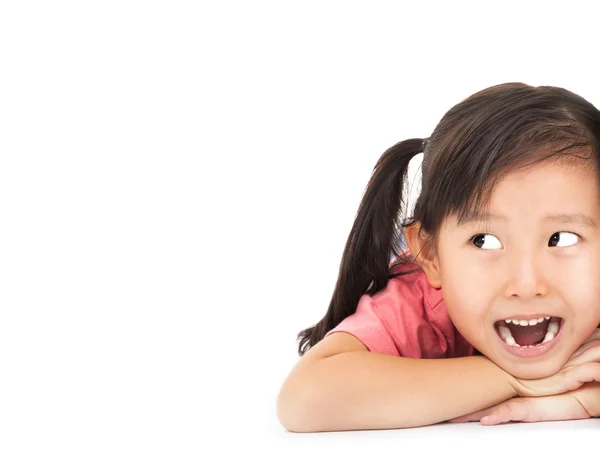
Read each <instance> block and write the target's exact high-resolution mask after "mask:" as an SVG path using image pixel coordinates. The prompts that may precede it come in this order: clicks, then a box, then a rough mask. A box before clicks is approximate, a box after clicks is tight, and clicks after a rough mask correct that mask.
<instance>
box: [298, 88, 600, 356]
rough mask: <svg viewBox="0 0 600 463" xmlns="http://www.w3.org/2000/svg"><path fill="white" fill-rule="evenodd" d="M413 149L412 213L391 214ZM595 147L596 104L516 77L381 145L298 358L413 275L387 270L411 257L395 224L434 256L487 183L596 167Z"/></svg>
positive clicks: (488, 188) (482, 197)
mask: <svg viewBox="0 0 600 463" xmlns="http://www.w3.org/2000/svg"><path fill="white" fill-rule="evenodd" d="M423 148H424V151H423ZM421 152H423V163H422V165H421V191H420V194H419V197H418V198H417V200H416V202H415V207H414V212H413V216H412V217H407V218H406V219H405V220H401V216H404V215H405V214H406V213H407V212H408V211H407V201H406V198H405V197H404V196H403V193H404V187H405V185H406V182H407V177H408V175H407V174H408V164H409V162H410V160H411V159H412V158H413V157H414V156H415V155H417V154H419V153H421ZM582 153H583V154H584V155H582ZM599 153H600V112H599V111H598V109H597V108H596V107H594V106H593V105H592V104H591V103H589V102H588V101H587V100H585V99H583V98H582V97H581V96H579V95H577V94H575V93H572V92H570V91H568V90H566V89H563V88H560V87H551V86H538V87H533V86H530V85H527V84H524V83H519V82H512V83H505V84H501V85H495V86H492V87H489V88H487V89H484V90H482V91H479V92H477V93H475V94H473V95H471V96H470V97H468V98H466V99H465V100H463V101H461V102H460V103H458V104H457V105H455V106H454V107H452V108H451V109H450V110H449V111H448V112H446V114H444V116H443V118H442V119H441V120H440V122H439V123H438V124H437V126H436V127H435V130H434V131H433V133H432V134H431V136H430V137H428V138H411V139H408V140H404V141H401V142H399V143H397V144H395V145H394V146H392V147H391V148H389V149H388V150H386V151H385V152H384V153H383V155H382V156H381V157H380V158H379V160H378V161H377V163H376V165H375V167H374V169H373V173H372V175H371V178H370V180H369V182H368V185H367V188H366V190H365V192H364V195H363V197H362V200H361V203H360V206H359V208H358V212H357V214H356V218H355V221H354V224H353V226H352V229H351V231H350V234H349V236H348V239H347V242H346V245H345V248H344V251H343V254H342V260H341V264H340V269H339V274H338V278H337V282H336V284H335V288H334V291H333V295H332V297H331V301H330V303H329V307H328V309H327V312H326V313H325V316H324V317H323V318H322V319H321V320H320V321H319V322H318V323H317V324H316V325H314V326H311V327H309V328H307V329H305V330H303V331H301V332H300V333H299V334H298V340H299V346H298V353H299V355H303V354H304V353H305V352H306V351H307V350H308V349H309V348H310V347H312V346H314V345H315V344H316V343H317V342H319V341H320V340H321V339H323V338H324V337H325V335H326V334H327V332H329V331H330V330H331V329H333V328H335V327H336V326H337V325H338V324H339V323H340V322H341V321H342V320H343V319H344V318H346V317H348V316H349V315H351V314H353V313H354V312H355V311H356V308H357V305H358V301H359V299H360V298H361V296H362V295H363V294H369V295H374V294H375V293H377V292H379V291H381V290H383V289H385V288H386V286H387V283H388V280H389V279H390V278H394V277H396V276H399V275H403V274H406V273H412V272H414V271H415V270H414V269H413V270H409V271H408V272H404V273H396V274H395V273H393V271H394V269H395V268H396V267H397V266H398V265H402V264H414V263H415V261H416V257H414V256H413V257H412V258H411V257H409V256H408V255H406V254H403V253H401V252H400V251H401V246H402V243H403V238H404V228H406V227H409V226H412V225H415V224H417V225H418V230H419V234H420V233H421V232H424V233H425V234H426V236H427V239H426V240H425V242H426V243H429V244H431V246H430V247H429V246H428V247H427V249H428V251H424V252H430V251H431V252H435V249H436V243H437V237H438V233H439V229H440V227H441V225H442V223H443V220H444V219H445V218H446V217H447V216H449V215H456V216H457V218H458V223H459V224H460V223H461V222H462V221H463V220H468V219H470V218H471V217H472V214H473V213H474V212H476V211H480V210H481V209H485V208H487V207H488V206H489V201H490V197H491V192H492V190H493V187H494V185H495V184H496V183H497V182H498V181H499V180H500V179H501V178H502V177H503V176H505V175H506V174H507V173H509V172H510V171H513V170H515V169H517V168H527V167H530V166H532V165H534V164H537V163H540V162H542V161H545V160H547V159H550V158H554V159H555V160H557V161H560V162H567V163H570V162H582V161H583V162H585V161H588V160H590V159H591V160H592V164H593V167H594V168H595V169H596V172H598V166H599V165H600V162H599V159H598V156H599ZM424 248H425V247H424ZM390 256H392V257H393V264H392V265H390Z"/></svg>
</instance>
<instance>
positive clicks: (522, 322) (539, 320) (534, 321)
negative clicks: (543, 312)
mask: <svg viewBox="0 0 600 463" xmlns="http://www.w3.org/2000/svg"><path fill="white" fill-rule="evenodd" d="M544 318H545V319H546V320H550V317H540V318H534V319H532V320H504V321H505V322H506V323H510V322H512V323H514V324H515V325H521V326H527V325H530V326H533V325H537V324H538V323H542V322H543V321H544Z"/></svg>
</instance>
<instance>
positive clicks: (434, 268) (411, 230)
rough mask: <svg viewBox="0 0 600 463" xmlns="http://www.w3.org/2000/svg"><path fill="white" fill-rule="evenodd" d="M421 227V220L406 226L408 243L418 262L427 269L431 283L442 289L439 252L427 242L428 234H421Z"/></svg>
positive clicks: (405, 231) (426, 272)
mask: <svg viewBox="0 0 600 463" xmlns="http://www.w3.org/2000/svg"><path fill="white" fill-rule="evenodd" d="M420 229H421V224H420V223H419V222H417V223H415V224H414V225H411V226H410V227H406V228H405V230H404V233H405V236H406V244H407V245H408V248H409V249H410V252H411V254H412V255H413V256H415V258H416V260H417V263H418V264H419V265H420V266H421V267H422V268H423V270H424V271H425V275H426V276H427V281H429V284H430V285H431V286H433V287H434V288H437V289H440V288H441V287H442V278H441V273H440V265H439V260H438V258H437V255H436V254H437V253H435V252H433V251H432V249H431V245H430V244H427V236H425V238H423V237H422V236H419V231H420ZM423 234H424V233H422V235H423Z"/></svg>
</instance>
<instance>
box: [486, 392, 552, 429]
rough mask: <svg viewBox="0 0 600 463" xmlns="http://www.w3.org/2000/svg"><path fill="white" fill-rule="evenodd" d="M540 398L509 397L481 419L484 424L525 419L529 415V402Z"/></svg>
mask: <svg viewBox="0 0 600 463" xmlns="http://www.w3.org/2000/svg"><path fill="white" fill-rule="evenodd" d="M535 400H540V399H522V398H517V399H510V400H507V401H506V402H504V403H503V404H502V405H500V406H499V407H498V408H496V409H495V410H493V411H492V412H491V413H490V414H489V415H487V416H484V417H483V418H482V419H481V424H483V425H485V426H490V425H496V424H500V423H507V422H509V421H525V420H527V419H528V418H530V417H531V408H530V407H531V404H532V403H533V402H534V401H535Z"/></svg>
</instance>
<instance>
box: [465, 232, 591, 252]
mask: <svg viewBox="0 0 600 463" xmlns="http://www.w3.org/2000/svg"><path fill="white" fill-rule="evenodd" d="M557 233H571V234H572V235H575V236H576V237H577V238H578V239H579V241H582V240H583V238H582V237H581V236H580V235H579V234H577V233H575V232H572V231H568V230H560V231H557V232H554V233H552V235H550V238H552V237H553V236H554V235H556V234H557ZM481 235H492V236H496V235H494V234H493V233H490V232H479V233H475V234H474V235H473V236H471V238H469V243H470V244H473V240H474V239H475V238H477V237H478V236H481ZM496 238H498V237H497V236H496ZM550 238H548V241H550ZM473 246H474V247H476V248H477V246H475V245H474V244H473ZM477 249H481V248H477Z"/></svg>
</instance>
